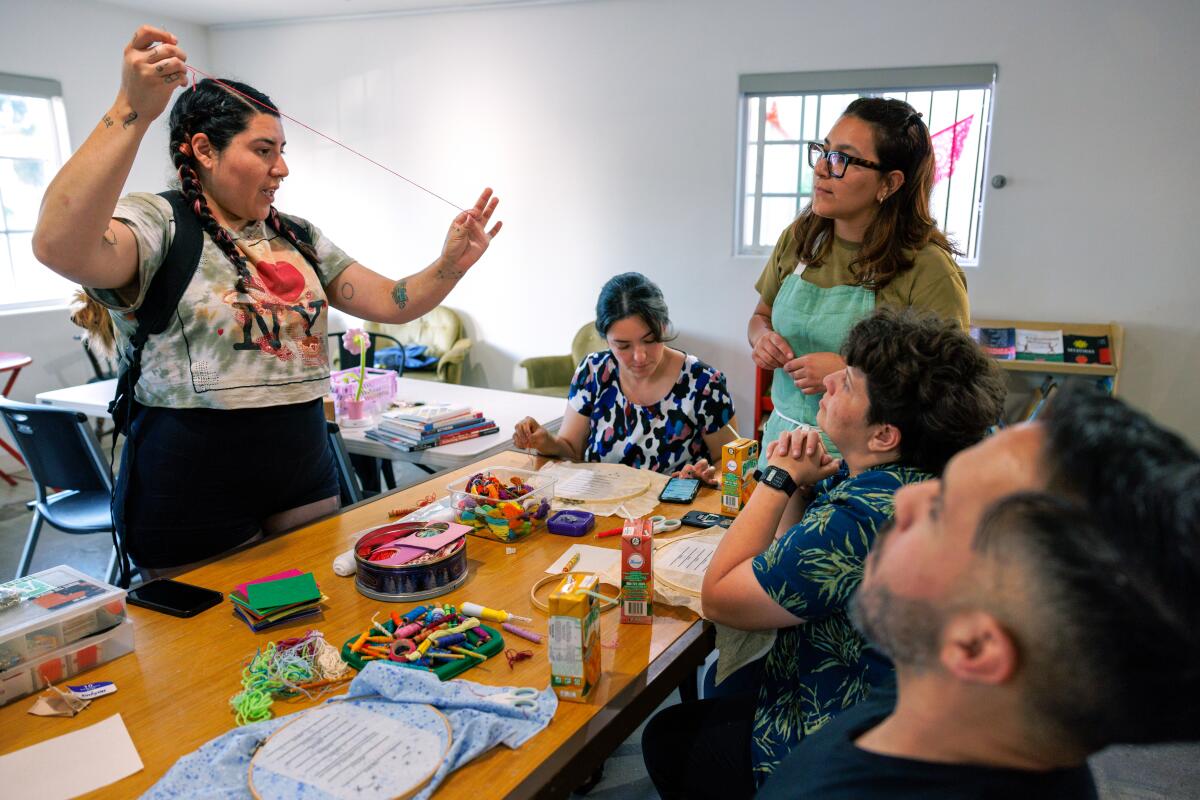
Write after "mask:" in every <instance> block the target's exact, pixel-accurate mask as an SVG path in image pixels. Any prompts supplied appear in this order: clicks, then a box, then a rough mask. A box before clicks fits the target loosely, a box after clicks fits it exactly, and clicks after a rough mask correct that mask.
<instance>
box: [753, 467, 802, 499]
mask: <svg viewBox="0 0 1200 800" xmlns="http://www.w3.org/2000/svg"><path fill="white" fill-rule="evenodd" d="M754 479H755V480H757V481H758V482H759V483H762V484H765V485H767V486H770V487H771V488H772V489H777V490H779V491H781V492H783V493H784V494H786V495H787V496H788V497H791V496H792V495H793V494H795V493H796V482H795V481H794V480H792V476H791V475H788V472H787V470H786V469H780V468H779V467H767V468H766V470H765V471H763V470H757V469H756V470H754Z"/></svg>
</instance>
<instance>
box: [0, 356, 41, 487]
mask: <svg viewBox="0 0 1200 800" xmlns="http://www.w3.org/2000/svg"><path fill="white" fill-rule="evenodd" d="M32 363H33V359H32V358H30V357H29V356H27V355H25V354H24V353H0V372H10V371H11V372H12V375H9V376H8V383H6V384H5V385H4V391H3V392H0V397H8V393H9V392H10V391H12V387H13V384H14V383H16V382H17V376H18V375H20V374H21V369H22V368H24V367H28V366H29V365H30V364H32ZM0 447H3V448H4V449H5V450H7V451H8V452H9V454H10V455H11V456H12V457H13V458H15V459H16V460H17V461H18V462H20V463H21V464H24V463H25V459H23V458H21V454H20V453H18V452H17V451H16V450H14V449H13V447H12V445H10V444H9V443H8V442H6V441H4V440H3V439H0ZM0 478H3V479H4V480H5V481H7V482H8V485H9V486H16V485H17V482H16V481H14V480H13V479H12V476H11V475H9V474H8V473H7V472H5V471H4V470H2V469H0Z"/></svg>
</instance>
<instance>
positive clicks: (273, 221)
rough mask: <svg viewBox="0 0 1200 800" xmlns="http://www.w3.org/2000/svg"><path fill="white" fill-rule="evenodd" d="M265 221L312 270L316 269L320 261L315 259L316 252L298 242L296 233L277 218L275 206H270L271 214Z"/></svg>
mask: <svg viewBox="0 0 1200 800" xmlns="http://www.w3.org/2000/svg"><path fill="white" fill-rule="evenodd" d="M267 221H268V222H269V223H270V225H271V227H272V228H274V229H275V230H276V231H277V232H278V233H281V234H283V235H284V236H285V237H286V238H287V240H288V241H289V242H291V243H292V246H293V247H295V248H296V249H297V250H299V251H300V254H301V255H303V256H304V257H305V258H306V259H308V262H309V263H310V264H312V265H313V267H314V268H315V267H316V265H317V263H318V262H319V261H320V259H319V258H317V251H316V250H315V249H313V246H312V245H310V244H308V243H306V242H302V241H300V237H298V236H296V233H295V231H293V230H292V227H291V226H290V225H285V224H284V222H283V219H282V218H281V217H280V216H279V212H278V211H276V210H275V206H271V213H270V214H268V215H267Z"/></svg>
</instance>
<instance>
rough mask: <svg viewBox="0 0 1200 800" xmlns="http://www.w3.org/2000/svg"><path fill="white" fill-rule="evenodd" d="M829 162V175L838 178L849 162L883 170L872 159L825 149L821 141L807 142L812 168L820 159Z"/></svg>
mask: <svg viewBox="0 0 1200 800" xmlns="http://www.w3.org/2000/svg"><path fill="white" fill-rule="evenodd" d="M822 158H823V159H825V162H826V163H827V164H829V175H830V177H833V178H840V177H842V176H843V175H845V174H846V167H848V166H850V165H851V164H857V165H858V166H860V167H866V168H867V169H875V170H879V171H880V172H883V165H882V164H877V163H875V162H874V161H868V160H867V159H865V158H859V157H858V156H852V155H850V154H849V153H843V152H841V151H840V150H827V149H825V145H824V144H822V143H821V142H809V143H808V165H809V166H810V167H812V168H813V169H816V168H817V162H818V161H820V160H821V159H822Z"/></svg>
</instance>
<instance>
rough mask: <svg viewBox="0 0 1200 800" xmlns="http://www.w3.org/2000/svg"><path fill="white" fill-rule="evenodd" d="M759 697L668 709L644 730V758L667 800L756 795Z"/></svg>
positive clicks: (735, 798) (732, 799)
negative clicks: (753, 756) (753, 749)
mask: <svg viewBox="0 0 1200 800" xmlns="http://www.w3.org/2000/svg"><path fill="white" fill-rule="evenodd" d="M754 707H755V695H753V694H744V695H737V696H731V697H718V698H714V699H711V700H697V701H694V702H691V703H680V704H679V705H676V706H671V707H669V708H664V709H663V710H662V711H660V712H658V714H656V715H655V716H654V718H653V719H651V720H650V722H649V723H647V725H646V728H645V730H644V731H642V758H644V759H645V761H646V771H647V772H649V773H650V780H652V781H654V788H656V789H657V790H658V793H659V794H660V795H661V796H662V797H663V798H664V800H672V799H673V798H707V797H711V798H719V800H738V798H742V797H751V796H753V794H754V774H753V771H752V765H751V763H750V734H751V732H752V731H753V728H754Z"/></svg>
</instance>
